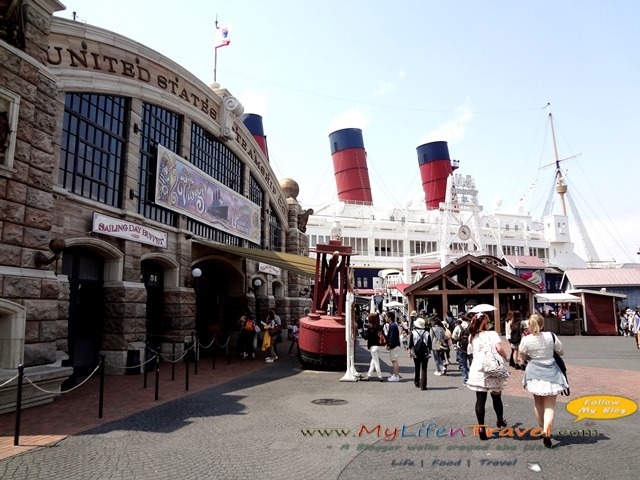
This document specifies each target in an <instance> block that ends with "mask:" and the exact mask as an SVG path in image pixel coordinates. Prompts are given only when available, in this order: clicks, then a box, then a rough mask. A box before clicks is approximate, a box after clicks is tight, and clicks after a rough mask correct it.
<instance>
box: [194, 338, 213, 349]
mask: <svg viewBox="0 0 640 480" xmlns="http://www.w3.org/2000/svg"><path fill="white" fill-rule="evenodd" d="M215 341H216V339H215V337H214V338H213V340H211V343H210V344H209V345H207V346H206V347H205V346H204V345H203V344H201V343H200V340H198V345H200V346H201V347H202V348H204V349H205V350H206V349H207V348H209V347H211V345H213V342H215Z"/></svg>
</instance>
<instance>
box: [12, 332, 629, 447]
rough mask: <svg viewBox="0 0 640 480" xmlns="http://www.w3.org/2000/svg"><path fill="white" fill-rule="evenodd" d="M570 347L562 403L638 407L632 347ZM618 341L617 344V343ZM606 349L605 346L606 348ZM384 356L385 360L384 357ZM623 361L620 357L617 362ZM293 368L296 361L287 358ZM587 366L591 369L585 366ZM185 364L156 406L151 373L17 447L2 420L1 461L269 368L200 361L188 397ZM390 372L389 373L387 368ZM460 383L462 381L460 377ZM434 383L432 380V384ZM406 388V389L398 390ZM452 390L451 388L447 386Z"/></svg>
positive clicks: (53, 410)
mask: <svg viewBox="0 0 640 480" xmlns="http://www.w3.org/2000/svg"><path fill="white" fill-rule="evenodd" d="M562 340H563V341H565V342H566V347H567V348H566V350H567V356H566V362H567V366H568V375H569V376H570V382H571V389H572V395H571V397H569V398H567V397H562V396H559V397H558V401H559V402H561V403H562V402H567V401H569V400H571V399H574V398H577V397H578V396H580V395H592V394H596V393H601V394H607V395H620V396H624V397H628V398H630V399H632V400H634V401H636V402H640V352H638V351H636V350H635V346H632V345H631V343H630V342H628V343H627V341H626V340H625V339H620V338H615V337H614V338H606V337H598V338H595V337H566V338H565V337H563V338H562ZM616 342H617V343H616ZM602 345H606V346H605V347H602ZM598 347H600V348H604V349H605V351H606V350H609V351H611V353H610V355H606V353H605V358H604V359H603V356H602V352H598V353H599V355H597V356H598V357H599V360H598V362H599V363H600V364H602V365H603V366H601V367H594V366H589V363H590V362H591V359H592V357H595V356H596V355H594V354H593V353H592V352H593V351H594V349H595V348H598ZM359 357H360V362H359V364H358V369H359V370H360V371H365V370H366V367H367V365H366V364H365V362H366V361H367V357H368V354H367V352H366V350H362V349H359ZM383 357H384V355H383ZM618 357H619V358H618ZM283 360H284V361H286V363H288V364H291V366H295V363H297V362H296V360H295V359H291V358H286V359H283ZM585 364H587V365H585ZM183 367H184V364H179V367H177V368H176V378H175V380H174V381H171V368H170V364H163V365H162V366H161V371H160V378H161V380H160V393H159V400H158V401H154V381H155V377H154V374H153V373H150V374H149V376H148V387H147V389H146V390H145V389H143V388H142V384H143V377H142V375H135V376H108V377H106V382H105V404H104V417H103V418H102V419H98V418H97V416H98V379H97V378H92V379H91V380H90V381H89V382H87V384H85V385H84V386H83V387H82V388H80V389H78V390H76V391H74V392H72V393H70V394H65V395H62V396H61V397H59V398H57V399H56V400H55V401H54V402H53V403H50V404H47V405H42V406H38V407H34V408H30V409H25V410H23V412H22V425H21V436H20V446H18V447H14V446H13V434H14V425H15V415H14V414H13V413H10V414H4V415H0V459H3V458H8V457H11V456H13V455H16V454H19V453H22V452H26V451H28V450H31V449H34V448H35V447H39V446H43V445H48V444H51V443H54V442H58V441H60V440H61V439H64V438H65V437H67V436H73V435H77V434H79V433H81V432H85V431H87V430H89V429H91V428H94V427H97V426H101V425H106V424H109V423H110V422H113V421H115V420H118V419H122V418H125V417H128V416H130V415H133V414H136V413H139V412H142V411H145V410H149V409H151V408H153V407H156V406H158V405H162V404H164V403H167V402H170V401H172V400H175V399H178V398H181V397H184V396H185V395H192V394H195V393H197V392H202V391H204V390H206V389H209V388H211V387H215V386H218V385H221V384H224V383H226V382H229V381H230V380H233V379H237V378H240V377H243V376H246V375H249V374H251V373H253V372H257V371H259V370H262V369H265V368H270V365H269V364H265V363H264V362H263V361H262V360H261V359H259V360H256V361H240V360H237V359H235V358H233V359H232V361H231V363H230V364H229V365H228V364H227V362H226V359H221V358H218V360H217V363H216V368H215V369H213V368H212V366H211V359H204V360H201V362H200V363H199V373H198V375H195V374H194V372H193V369H192V370H191V373H190V377H189V384H190V385H189V392H185V372H184V368H183ZM456 369H457V367H453V368H451V369H450V370H451V375H448V377H449V379H448V380H447V379H444V377H443V378H442V379H441V380H436V378H437V377H433V376H431V373H430V379H429V382H430V386H432V385H433V384H434V383H435V382H436V381H438V382H443V381H444V382H447V383H451V384H452V385H453V384H455V383H456V382H457V381H456V380H454V379H456V377H457V372H456ZM387 371H388V368H387ZM412 371H413V367H412V363H411V362H410V361H409V360H408V359H407V358H405V356H404V355H402V356H401V372H402V373H403V375H404V377H405V378H407V377H408V376H409V374H408V373H407V372H412ZM458 378H459V377H458ZM521 378H522V372H520V371H513V374H512V377H511V379H510V382H509V384H508V386H507V388H506V390H505V392H504V395H505V396H512V397H529V398H530V395H529V394H528V393H527V392H526V391H525V390H524V389H523V388H522V385H521ZM432 379H433V380H432ZM400 388H402V387H400ZM448 388H450V387H448Z"/></svg>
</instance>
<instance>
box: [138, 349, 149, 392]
mask: <svg viewBox="0 0 640 480" xmlns="http://www.w3.org/2000/svg"><path fill="white" fill-rule="evenodd" d="M147 352H148V350H147V349H145V350H144V358H145V360H144V361H142V362H140V363H141V365H140V366H141V367H142V378H143V379H144V380H143V381H142V388H143V389H146V388H147V360H146V359H147Z"/></svg>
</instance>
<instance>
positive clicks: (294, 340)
mask: <svg viewBox="0 0 640 480" xmlns="http://www.w3.org/2000/svg"><path fill="white" fill-rule="evenodd" d="M298 322H299V320H298V319H297V318H296V319H295V320H294V321H293V326H292V327H291V338H290V340H291V343H290V344H289V355H293V347H294V346H295V345H298V332H300V327H299V326H298Z"/></svg>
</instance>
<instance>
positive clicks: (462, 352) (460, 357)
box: [451, 315, 473, 385]
mask: <svg viewBox="0 0 640 480" xmlns="http://www.w3.org/2000/svg"><path fill="white" fill-rule="evenodd" d="M451 341H452V342H453V344H454V346H455V347H456V360H457V361H458V367H459V368H460V373H461V374H462V384H463V385H466V384H467V380H469V366H471V361H472V360H473V355H470V354H468V353H467V348H469V317H467V316H466V315H463V316H462V317H461V319H460V320H458V324H457V325H456V327H455V328H454V329H453V333H452V334H451Z"/></svg>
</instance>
